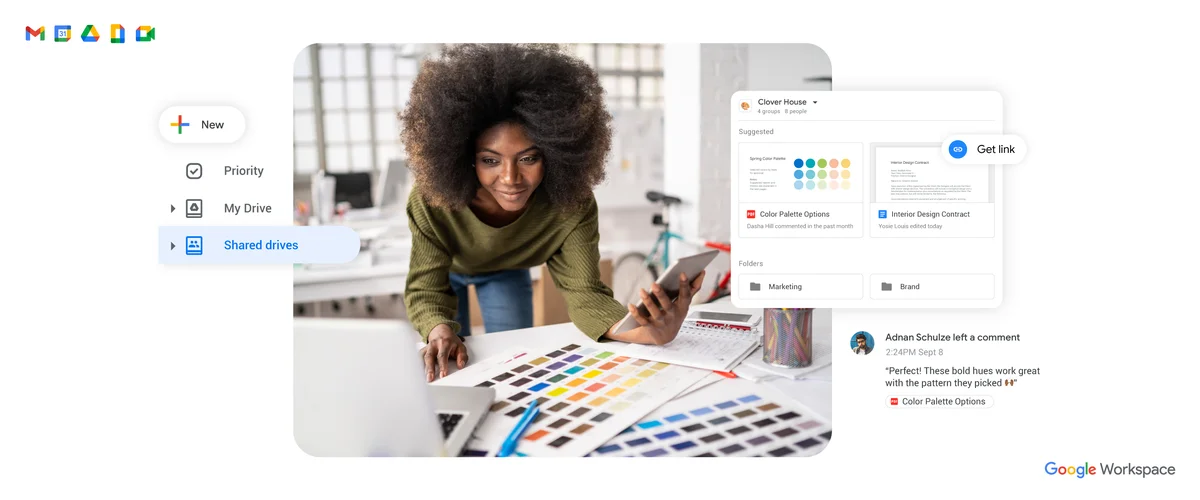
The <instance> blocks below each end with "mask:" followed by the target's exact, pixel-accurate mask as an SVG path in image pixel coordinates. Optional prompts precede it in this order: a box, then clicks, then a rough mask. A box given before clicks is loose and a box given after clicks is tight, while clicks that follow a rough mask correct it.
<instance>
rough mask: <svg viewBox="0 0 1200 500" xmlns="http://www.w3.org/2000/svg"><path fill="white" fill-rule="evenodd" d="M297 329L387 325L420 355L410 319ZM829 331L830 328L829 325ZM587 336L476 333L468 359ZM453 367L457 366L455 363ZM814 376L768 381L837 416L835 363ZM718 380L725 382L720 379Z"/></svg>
mask: <svg viewBox="0 0 1200 500" xmlns="http://www.w3.org/2000/svg"><path fill="white" fill-rule="evenodd" d="M693 309H696V310H698V309H707V310H725V311H738V309H735V308H733V307H732V306H730V305H725V304H721V305H699V306H695V307H693ZM294 321H295V323H294V324H295V329H296V330H300V329H302V328H304V329H320V330H324V331H330V332H344V333H347V334H352V333H353V332H354V331H355V330H360V329H370V330H374V329H378V328H384V329H388V330H391V331H394V332H396V334H397V335H407V336H409V337H411V338H412V340H413V342H414V352H413V355H414V356H416V355H417V353H416V348H415V343H417V342H420V340H421V339H420V337H419V336H418V335H417V334H416V331H414V330H413V328H412V325H410V324H409V323H407V322H403V321H397V320H373V319H319V318H295V320H294ZM825 330H826V331H828V329H825ZM587 340H588V338H587V337H586V336H584V335H583V334H582V333H580V332H579V330H577V329H575V326H574V325H572V324H570V323H564V324H560V325H550V326H540V327H535V328H527V329H524V330H510V331H507V332H496V333H489V334H486V335H474V336H471V337H467V339H466V344H467V354H468V356H469V361H468V363H473V362H476V361H480V360H484V359H487V358H489V357H492V356H495V355H497V354H500V353H501V352H503V351H505V350H507V349H510V348H513V347H526V348H529V349H533V350H538V349H546V350H551V349H554V348H557V347H560V346H562V345H563V343H564V342H578V341H587ZM451 368H453V367H451ZM454 375H455V374H454V373H453V372H452V373H451V374H450V375H449V376H448V377H447V378H446V383H448V384H451V385H453V384H454V382H453V381H454ZM811 377H812V379H806V380H782V379H772V380H769V381H767V382H764V383H767V384H770V385H772V386H774V387H776V388H778V389H779V390H781V391H783V392H784V393H787V394H788V395H789V396H791V397H793V398H795V399H796V400H797V401H799V402H801V403H803V404H804V405H805V406H808V407H809V408H811V409H812V410H813V411H815V412H817V413H818V414H820V415H821V416H823V417H825V418H826V419H829V420H830V421H832V418H833V409H832V408H833V402H832V399H833V386H832V383H831V382H830V381H831V380H832V377H833V367H832V365H831V366H827V367H825V368H822V369H820V370H817V371H816V372H814V373H813V374H812V375H811ZM717 383H718V384H719V383H721V382H717Z"/></svg>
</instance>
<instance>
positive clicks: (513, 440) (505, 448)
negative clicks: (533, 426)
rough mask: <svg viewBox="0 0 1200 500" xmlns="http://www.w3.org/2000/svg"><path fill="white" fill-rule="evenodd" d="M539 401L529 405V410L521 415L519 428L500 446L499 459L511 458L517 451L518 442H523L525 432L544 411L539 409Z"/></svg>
mask: <svg viewBox="0 0 1200 500" xmlns="http://www.w3.org/2000/svg"><path fill="white" fill-rule="evenodd" d="M537 406H538V404H537V400H536V399H535V400H533V402H532V403H529V408H526V409H525V413H523V414H522V415H521V419H520V420H518V421H517V426H516V427H513V430H512V432H510V433H509V434H508V438H507V439H505V440H504V444H502V445H500V453H497V454H496V456H497V457H507V456H511V455H512V454H513V452H514V451H517V442H518V441H520V440H521V436H524V435H525V430H526V429H528V428H529V424H530V423H531V422H533V419H534V418H535V417H537V416H538V412H540V411H542V410H541V408H538V407H537Z"/></svg>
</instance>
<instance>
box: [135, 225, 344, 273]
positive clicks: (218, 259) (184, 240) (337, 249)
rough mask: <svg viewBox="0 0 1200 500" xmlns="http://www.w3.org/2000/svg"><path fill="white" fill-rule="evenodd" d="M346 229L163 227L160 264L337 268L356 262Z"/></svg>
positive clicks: (303, 227)
mask: <svg viewBox="0 0 1200 500" xmlns="http://www.w3.org/2000/svg"><path fill="white" fill-rule="evenodd" d="M360 241H361V240H360V238H359V236H358V233H356V232H354V230H353V229H350V228H349V227H346V226H259V227H254V226H227V227H221V226H163V227H160V228H158V242H159V251H158V263H159V264H342V263H345V262H350V261H351V260H354V258H355V257H357V256H358V250H359V246H360Z"/></svg>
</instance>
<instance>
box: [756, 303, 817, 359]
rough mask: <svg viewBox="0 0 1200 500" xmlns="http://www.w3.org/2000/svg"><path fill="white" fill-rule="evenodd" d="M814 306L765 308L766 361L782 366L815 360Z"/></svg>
mask: <svg viewBox="0 0 1200 500" xmlns="http://www.w3.org/2000/svg"><path fill="white" fill-rule="evenodd" d="M812 315H813V310H812V309H763V362H764V363H767V364H769V365H773V366H779V367H783V368H804V367H806V366H809V365H811V364H812V352H813V350H812Z"/></svg>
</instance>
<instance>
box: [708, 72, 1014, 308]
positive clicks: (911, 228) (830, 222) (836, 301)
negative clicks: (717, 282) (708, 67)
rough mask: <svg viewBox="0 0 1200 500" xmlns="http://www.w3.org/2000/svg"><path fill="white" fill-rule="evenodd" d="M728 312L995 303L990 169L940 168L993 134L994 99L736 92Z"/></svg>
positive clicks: (994, 182)
mask: <svg viewBox="0 0 1200 500" xmlns="http://www.w3.org/2000/svg"><path fill="white" fill-rule="evenodd" d="M730 113H731V117H732V120H731V127H730V140H731V141H732V142H731V148H730V154H731V158H730V169H731V175H730V177H731V179H732V189H731V192H730V196H731V197H732V199H731V203H730V206H731V207H733V213H732V214H731V222H730V228H731V231H730V232H731V238H732V243H733V245H732V247H733V248H732V260H733V262H732V264H733V284H732V287H733V294H732V295H733V301H734V303H735V304H736V305H737V306H738V307H750V308H757V307H872V308H877V307H882V308H891V307H996V306H998V305H999V304H1000V301H1001V297H1002V294H1001V291H1002V282H1001V275H1002V263H1003V257H1002V249H1003V247H1002V234H1001V228H1002V224H1001V215H1002V211H1001V199H1002V188H1003V182H1002V169H1001V168H1000V166H999V165H974V164H971V165H964V164H960V162H959V163H951V159H952V157H951V156H950V155H951V149H953V147H954V146H953V145H951V147H950V148H946V147H945V146H944V142H945V141H946V140H947V138H949V137H953V136H955V135H963V134H971V135H991V134H996V135H999V134H1002V133H1003V127H1002V123H1001V120H1002V117H1003V102H1002V100H1001V97H1000V95H999V94H998V93H995V92H943V91H938V92H841V91H837V92H738V93H735V94H734V96H733V98H732V99H731V102H730Z"/></svg>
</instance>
